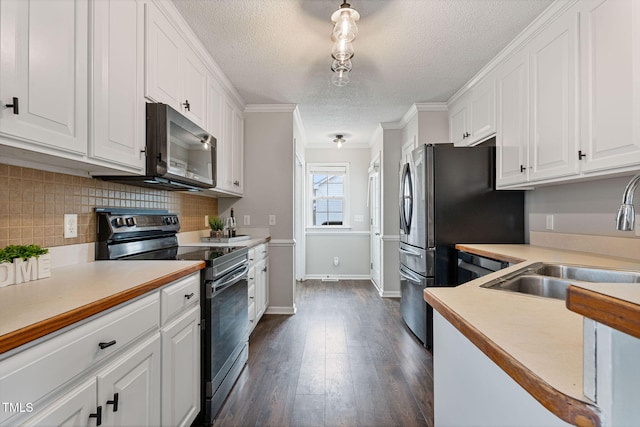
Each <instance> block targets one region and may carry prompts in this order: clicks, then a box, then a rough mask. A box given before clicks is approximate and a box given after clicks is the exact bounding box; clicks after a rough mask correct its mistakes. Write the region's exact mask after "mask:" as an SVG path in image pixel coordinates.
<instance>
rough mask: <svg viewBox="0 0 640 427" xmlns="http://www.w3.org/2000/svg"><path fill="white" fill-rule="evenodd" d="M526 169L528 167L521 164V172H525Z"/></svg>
mask: <svg viewBox="0 0 640 427" xmlns="http://www.w3.org/2000/svg"><path fill="white" fill-rule="evenodd" d="M525 170H527V168H525V167H524V166H523V165H520V172H521V173H522V172H524V171H525Z"/></svg>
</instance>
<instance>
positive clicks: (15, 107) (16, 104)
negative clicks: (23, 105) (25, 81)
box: [4, 96, 20, 114]
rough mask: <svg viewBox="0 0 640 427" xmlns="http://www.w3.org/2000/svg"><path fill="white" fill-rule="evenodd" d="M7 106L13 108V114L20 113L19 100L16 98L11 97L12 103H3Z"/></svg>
mask: <svg viewBox="0 0 640 427" xmlns="http://www.w3.org/2000/svg"><path fill="white" fill-rule="evenodd" d="M4 106H5V107H7V108H13V114H20V102H19V100H18V98H16V97H15V96H14V97H13V104H4Z"/></svg>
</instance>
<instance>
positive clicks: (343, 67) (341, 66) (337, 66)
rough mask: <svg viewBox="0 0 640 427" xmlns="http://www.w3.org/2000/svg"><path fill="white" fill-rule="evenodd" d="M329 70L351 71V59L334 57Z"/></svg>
mask: <svg viewBox="0 0 640 427" xmlns="http://www.w3.org/2000/svg"><path fill="white" fill-rule="evenodd" d="M331 71H351V61H350V60H349V59H347V60H346V61H338V60H337V59H334V60H333V63H332V64H331Z"/></svg>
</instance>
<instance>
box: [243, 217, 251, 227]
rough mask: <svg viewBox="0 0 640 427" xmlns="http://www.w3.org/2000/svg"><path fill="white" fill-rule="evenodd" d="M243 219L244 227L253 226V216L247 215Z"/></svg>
mask: <svg viewBox="0 0 640 427" xmlns="http://www.w3.org/2000/svg"><path fill="white" fill-rule="evenodd" d="M242 219H243V224H244V225H251V216H250V215H245V216H243V217H242Z"/></svg>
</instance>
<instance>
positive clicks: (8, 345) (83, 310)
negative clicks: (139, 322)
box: [0, 261, 205, 354]
mask: <svg viewBox="0 0 640 427" xmlns="http://www.w3.org/2000/svg"><path fill="white" fill-rule="evenodd" d="M97 262H100V263H106V262H109V261H97ZM176 263H181V264H182V265H183V266H181V267H177V268H175V269H174V270H173V271H171V272H169V273H168V274H164V275H162V276H158V277H154V278H152V279H150V280H146V281H144V282H142V283H135V284H133V285H132V286H130V287H127V288H125V289H123V290H121V291H119V292H116V293H113V294H110V295H107V296H105V297H103V298H100V299H97V300H94V301H91V302H88V303H87V304H84V305H81V306H78V307H75V308H72V309H70V310H68V311H65V312H62V313H60V314H57V315H54V316H52V317H49V318H46V319H42V320H39V321H36V322H34V323H31V324H29V325H27V326H24V327H21V328H19V329H15V330H12V331H10V332H7V333H5V334H4V335H1V336H0V354H2V353H5V352H7V351H9V350H12V349H14V348H17V347H19V346H21V345H23V344H27V343H29V342H31V341H33V340H36V339H38V338H41V337H44V336H45V335H47V334H50V333H52V332H56V331H58V330H60V329H62V328H64V327H67V326H69V325H72V324H74V323H76V322H79V321H81V320H84V319H87V318H88V317H90V316H93V315H94V314H98V313H100V312H102V311H105V310H108V309H110V308H112V307H115V306H117V305H119V304H122V303H124V302H127V301H129V300H131V299H134V298H136V297H139V296H142V295H144V294H146V293H147V292H150V291H153V290H155V289H158V288H160V287H162V286H164V285H166V284H168V283H171V282H173V281H175V280H177V279H180V278H182V277H184V276H187V275H189V274H191V273H194V272H197V271H199V270H201V269H203V268H204V267H205V263H204V262H203V261H200V262H184V261H176ZM122 265H123V266H124V263H123V264H122ZM150 265H151V264H150ZM67 268H72V267H67ZM55 274H56V272H55V270H54V271H53V275H54V276H55ZM45 280H47V279H45ZM14 286H21V285H14ZM15 303H16V304H19V302H18V301H16V302H15Z"/></svg>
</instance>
